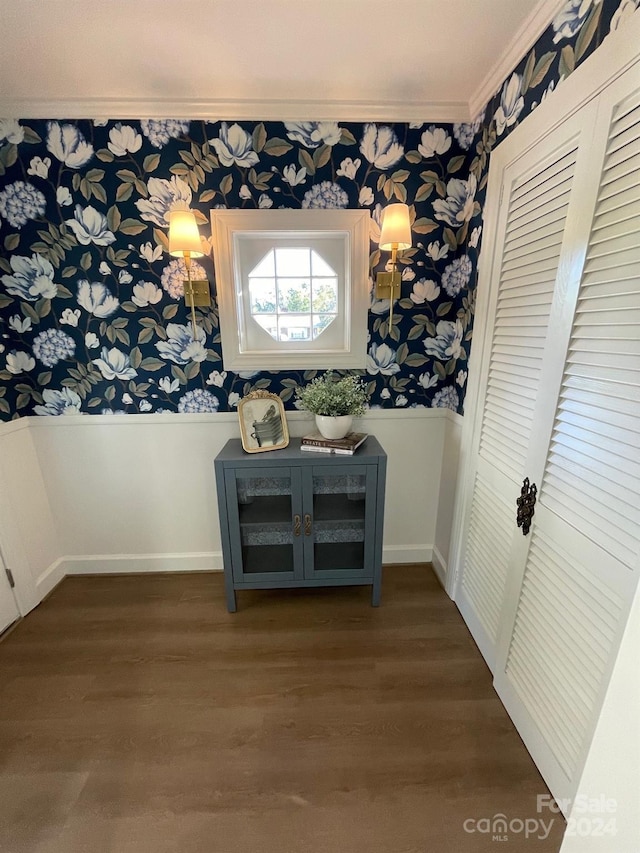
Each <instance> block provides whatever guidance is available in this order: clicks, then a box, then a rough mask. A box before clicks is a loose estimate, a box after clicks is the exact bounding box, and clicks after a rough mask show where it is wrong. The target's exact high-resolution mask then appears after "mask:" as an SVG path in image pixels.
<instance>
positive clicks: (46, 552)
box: [0, 419, 63, 614]
mask: <svg viewBox="0 0 640 853" xmlns="http://www.w3.org/2000/svg"><path fill="white" fill-rule="evenodd" d="M0 547H1V548H2V553H3V555H4V562H5V564H6V566H7V568H8V569H10V570H11V572H12V573H13V576H14V578H15V579H16V589H15V595H16V599H17V601H18V606H19V608H20V612H21V613H23V614H24V613H28V612H29V610H31V609H32V608H33V607H35V606H36V604H38V603H39V602H40V601H41V600H42V598H43V597H44V596H45V595H46V594H47V593H48V592H49V591H50V590H51V589H52V588H53V587H54V586H55V585H56V583H57V582H58V581H59V580H60V578H61V577H62V576H63V574H62V568H61V565H60V561H59V558H60V556H61V553H62V552H61V548H60V542H59V539H58V535H57V519H54V515H53V513H52V510H51V506H50V504H49V500H48V496H47V491H46V488H45V484H44V481H43V478H42V472H41V470H40V466H39V464H38V459H37V457H36V453H35V448H34V445H33V441H32V437H31V431H30V429H29V424H28V422H27V421H26V420H25V419H21V420H19V421H12V422H10V423H8V424H3V425H2V428H1V429H0Z"/></svg>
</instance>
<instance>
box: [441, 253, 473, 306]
mask: <svg viewBox="0 0 640 853" xmlns="http://www.w3.org/2000/svg"><path fill="white" fill-rule="evenodd" d="M472 270H473V264H472V263H471V260H470V258H469V256H468V255H462V256H461V257H460V258H456V259H455V260H454V261H452V262H451V263H450V264H449V265H448V266H447V267H445V269H444V272H443V273H442V278H441V280H440V283H441V284H442V287H443V288H444V290H445V292H446V294H447V296H451V297H454V296H457V295H458V294H459V293H460V291H461V290H462V289H463V288H464V287H466V286H467V285H468V284H469V279H470V278H471V272H472Z"/></svg>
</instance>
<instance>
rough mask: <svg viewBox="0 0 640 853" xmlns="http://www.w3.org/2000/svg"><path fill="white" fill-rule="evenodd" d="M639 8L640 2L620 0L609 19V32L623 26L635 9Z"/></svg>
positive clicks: (636, 0) (637, 0)
mask: <svg viewBox="0 0 640 853" xmlns="http://www.w3.org/2000/svg"><path fill="white" fill-rule="evenodd" d="M639 6H640V0H622V2H621V3H620V5H619V6H618V8H617V9H616V11H615V12H614V13H613V17H612V18H611V25H610V26H609V30H610V32H614V30H617V29H619V28H620V27H621V26H624V24H625V22H626V21H627V20H628V19H629V18H630V17H631V15H633V13H634V12H635V11H636V9H637V8H638V7H639Z"/></svg>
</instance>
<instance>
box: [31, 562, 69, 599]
mask: <svg viewBox="0 0 640 853" xmlns="http://www.w3.org/2000/svg"><path fill="white" fill-rule="evenodd" d="M65 574H67V572H66V569H65V567H64V557H59V558H58V559H57V560H55V561H54V562H53V563H51V565H50V566H49V567H48V568H46V569H45V570H44V572H43V573H42V574H41V575H40V577H39V578H38V580H37V581H36V592H37V599H38V600H37V602H35V603H34V605H33V606H34V607H35V606H36V605H37V604H39V603H40V602H41V601H42V600H43V599H44V598H46V597H47V595H49V593H50V592H51V590H52V589H54V588H55V587H56V586H58V584H59V583H60V581H61V580H62V579H63V578H64V576H65Z"/></svg>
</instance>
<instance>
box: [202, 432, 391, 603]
mask: <svg viewBox="0 0 640 853" xmlns="http://www.w3.org/2000/svg"><path fill="white" fill-rule="evenodd" d="M386 462H387V457H386V454H385V452H384V450H383V449H382V448H381V447H380V444H379V443H378V441H377V440H376V439H375V438H374V437H373V436H369V437H368V438H367V440H366V442H365V443H364V445H362V446H361V447H360V448H359V449H358V450H357V452H356V453H355V454H354V455H353V456H343V455H333V454H327V453H309V452H306V451H301V450H300V440H299V439H293V440H292V443H291V444H290V445H289V447H286V448H284V449H283V450H274V451H272V452H270V453H268V454H266V453H265V454H255V455H254V454H247V453H245V452H244V451H243V449H242V444H241V442H240V440H239V439H231V440H230V441H229V442H227V444H226V445H225V446H224V448H223V449H222V451H221V452H220V453H219V454H218V456H217V457H216V460H215V473H216V485H217V490H218V508H219V513H220V532H221V537H222V553H223V559H224V572H225V587H226V594H227V606H228V608H229V611H230V612H234V611H235V610H236V594H235V593H236V590H239V589H267V588H274V587H286V586H342V585H348V584H370V585H371V587H372V604H373V605H378V604H379V603H380V579H381V570H382V527H383V521H384V489H385V476H386Z"/></svg>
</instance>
